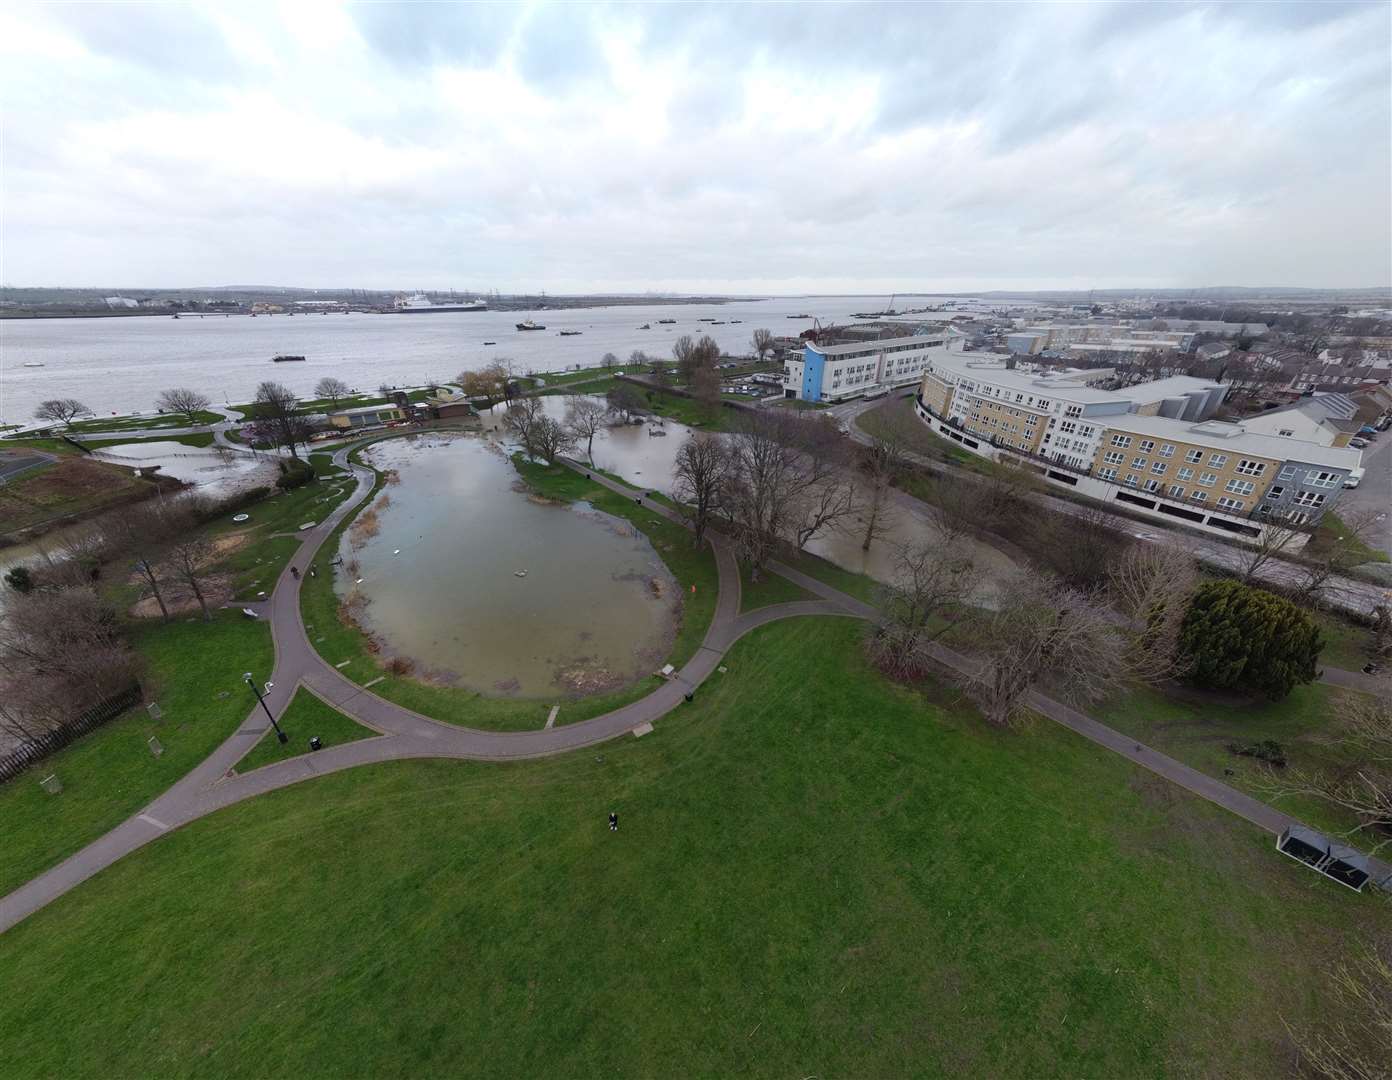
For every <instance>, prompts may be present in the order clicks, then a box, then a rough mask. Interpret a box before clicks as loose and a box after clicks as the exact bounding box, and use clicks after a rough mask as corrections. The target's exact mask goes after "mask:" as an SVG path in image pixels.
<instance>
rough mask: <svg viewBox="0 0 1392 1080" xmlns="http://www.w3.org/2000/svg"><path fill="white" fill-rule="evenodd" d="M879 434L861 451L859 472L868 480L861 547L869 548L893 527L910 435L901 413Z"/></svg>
mask: <svg viewBox="0 0 1392 1080" xmlns="http://www.w3.org/2000/svg"><path fill="white" fill-rule="evenodd" d="M877 432H878V433H877V434H876V435H875V436H874V437H873V438H872V439H871V441H870V444H869V445H868V446H865V447H863V448H862V449H861V451H860V462H859V464H860V471H861V473H862V474H863V475H864V477H865V479H866V484H865V487H864V492H863V495H862V498H861V503H860V506H859V508H858V510H859V515H860V520H861V522H862V523H863V524H864V525H865V532H864V534H863V536H862V537H861V544H860V548H861V550H862V551H869V550H870V545H871V544H873V543H874V542H875V540H876V539H877V538H879V537H881V536H884V535H885V534H886V533H888V532H889V531H890V530H891V529H892V528H893V527H894V513H893V508H894V503H893V488H894V485H895V484H896V483H898V482H899V478H900V476H901V475H902V474H903V472H904V470H905V469H906V468H907V467H908V463H909V462H908V432H907V431H906V430H905V426H904V423H903V416H902V414H892V415H888V416H886V417H885V418H884V423H883V424H881V425H878V426H877Z"/></svg>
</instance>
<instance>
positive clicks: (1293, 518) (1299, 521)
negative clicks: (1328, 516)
mask: <svg viewBox="0 0 1392 1080" xmlns="http://www.w3.org/2000/svg"><path fill="white" fill-rule="evenodd" d="M1286 520H1287V521H1289V522H1290V523H1291V524H1292V525H1304V524H1305V522H1307V521H1309V520H1310V515H1309V514H1301V513H1293V514H1287V515H1286Z"/></svg>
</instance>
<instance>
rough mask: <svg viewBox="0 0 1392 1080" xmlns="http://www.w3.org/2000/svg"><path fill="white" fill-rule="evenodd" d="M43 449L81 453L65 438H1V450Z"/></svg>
mask: <svg viewBox="0 0 1392 1080" xmlns="http://www.w3.org/2000/svg"><path fill="white" fill-rule="evenodd" d="M26 448H27V449H30V450H43V451H44V452H45V453H49V454H63V455H71V454H80V453H82V451H81V450H79V449H78V448H77V447H76V446H74V445H73V444H72V443H70V442H66V441H65V440H63V439H41V438H33V439H0V450H23V449H26Z"/></svg>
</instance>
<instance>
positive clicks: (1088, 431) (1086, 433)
mask: <svg viewBox="0 0 1392 1080" xmlns="http://www.w3.org/2000/svg"><path fill="white" fill-rule="evenodd" d="M1093 430H1094V429H1092V428H1090V427H1080V428H1079V429H1078V434H1079V435H1081V436H1082V437H1083V438H1085V439H1090V438H1092V435H1093Z"/></svg>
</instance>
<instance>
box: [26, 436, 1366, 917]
mask: <svg viewBox="0 0 1392 1080" xmlns="http://www.w3.org/2000/svg"><path fill="white" fill-rule="evenodd" d="M364 441H375V440H364ZM358 445H360V443H353V444H349V445H345V446H341V447H339V448H338V449H337V450H336V451H335V452H334V463H335V464H336V465H338V466H339V467H340V468H343V469H350V470H351V471H352V472H353V474H354V476H355V478H356V486H355V488H354V490H353V492H352V493H351V494H350V495H349V497H348V498H347V499H345V500H344V501H343V502H342V503H340V504H339V506H337V507H336V508H335V509H334V510H333V512H332V513H330V514H329V516H328V517H326V518H325V519H324V520H323V521H321V522H320V523H319V524H318V525H317V526H315V527H314V528H313V529H308V530H305V532H304V533H303V534H302V535H303V536H304V541H303V543H302V544H301V545H300V548H299V551H297V552H296V554H295V556H294V557H293V558H292V559H291V560H290V562H289V563H288V564H287V565H286V568H285V570H284V571H282V573H281V576H280V578H279V579H278V580H277V582H276V586H275V589H274V591H273V592H272V594H271V597H270V600H269V601H267V602H265V603H263V604H260V605H255V606H256V607H258V608H259V609H260V610H261V612H262V613H263V614H264V615H265V616H266V617H268V618H269V620H270V624H271V630H272V636H273V640H274V645H275V667H274V671H273V672H272V675H271V679H270V682H271V686H270V689H269V690H268V691H267V693H266V703H267V704H268V705H269V706H270V708H271V709H272V711H273V712H274V713H275V714H276V715H279V714H280V713H282V712H283V711H284V710H285V708H286V707H287V706H288V705H289V703H290V700H291V698H293V697H294V694H295V691H296V689H297V688H298V687H299V686H301V685H303V686H305V687H307V688H308V689H310V690H311V691H313V692H314V693H315V694H317V695H318V696H319V697H321V698H323V699H324V700H325V701H327V702H329V703H330V704H332V705H333V706H334V707H336V708H337V709H339V710H340V711H341V712H343V713H345V714H346V715H348V716H350V717H352V718H353V719H354V720H356V721H357V722H359V723H361V724H363V725H364V726H365V727H368V728H371V729H372V730H374V731H377V732H379V733H380V734H379V736H378V737H376V738H370V739H360V740H357V741H355V742H351V743H346V744H343V745H341V746H333V747H329V748H327V749H325V750H321V751H319V752H317V753H313V754H302V755H300V756H299V757H295V758H290V759H287V760H285V761H280V762H276V763H275V764H272V765H266V766H263V767H261V768H259V769H255V770H253V771H252V772H249V773H246V774H244V775H239V774H236V773H235V772H233V769H234V767H235V766H236V763H237V762H238V761H240V760H241V759H242V757H244V756H245V755H246V753H247V752H248V751H249V750H250V749H251V748H252V746H254V745H255V744H256V743H257V742H258V741H259V740H260V739H261V738H262V736H264V735H265V733H266V732H267V730H269V728H270V723H269V722H268V721H267V720H266V718H265V713H264V712H262V711H261V709H260V708H259V707H258V708H256V709H253V710H252V712H251V714H250V715H249V716H248V717H247V719H246V720H245V721H244V722H243V723H242V725H241V727H239V728H238V729H237V730H236V731H235V732H234V733H233V734H232V735H231V736H230V737H229V738H228V739H227V740H226V741H224V742H223V743H222V745H221V746H219V747H218V748H217V750H215V751H214V752H213V753H212V754H211V755H210V756H209V757H208V758H206V759H205V760H204V761H202V762H201V763H200V764H199V765H197V766H196V767H195V768H194V769H193V770H192V771H191V772H189V773H188V774H187V775H185V776H184V777H183V778H182V779H180V780H179V781H178V782H176V783H175V784H174V785H173V786H172V787H171V788H169V790H167V791H166V792H164V794H162V795H160V796H159V797H158V798H156V799H155V800H154V801H153V802H152V803H150V805H149V806H147V807H146V808H145V809H144V810H142V811H141V812H140V813H138V814H136V815H135V816H134V817H131V818H129V819H127V820H126V821H124V822H122V823H121V824H120V825H118V826H117V827H116V828H115V829H113V830H112V831H111V832H109V833H107V834H106V835H105V836H102V837H100V838H99V839H97V840H95V841H93V842H92V843H91V844H89V845H87V846H86V847H85V848H83V849H81V850H80V851H78V852H76V853H75V854H73V855H72V856H70V857H69V858H67V859H66V860H64V861H63V862H61V863H59V864H58V865H57V866H55V867H53V868H51V869H50V870H47V871H45V872H44V873H42V874H40V875H39V876H38V877H36V878H34V879H33V880H31V881H29V882H27V883H26V884H24V885H22V886H21V887H20V888H18V889H16V890H15V891H14V892H12V893H10V894H9V895H8V896H6V897H4V898H3V899H0V932H3V931H5V930H7V929H9V928H10V927H11V926H13V925H14V924H15V923H17V922H19V921H20V920H22V919H24V918H25V917H26V916H28V915H30V914H32V913H33V912H35V911H37V910H38V909H39V908H41V907H43V906H44V905H46V904H48V903H50V902H51V901H53V900H55V899H56V898H57V897H59V896H61V895H62V894H63V893H65V892H67V891H68V890H69V889H72V888H74V887H75V886H77V885H79V884H80V883H81V882H83V881H85V880H86V879H87V878H89V877H91V876H92V875H94V874H96V873H97V872H99V871H100V870H102V869H104V868H105V867H107V866H109V865H111V864H112V863H114V862H116V861H117V860H118V859H120V858H123V857H124V856H126V855H128V854H130V853H131V852H132V851H135V850H137V849H138V848H140V847H143V846H144V845H145V844H148V843H149V842H150V841H152V840H155V839H157V838H159V837H160V836H161V835H163V834H164V833H166V832H168V831H169V830H170V829H174V828H178V827H179V826H181V825H186V824H188V823H189V822H191V821H194V820H196V819H197V818H200V817H203V816H204V815H206V814H210V813H212V812H213V811H215V810H219V809H222V808H223V807H226V806H230V805H232V804H234V803H237V802H241V801H242V800H243V799H248V798H251V797H252V796H255V795H260V794H263V793H265V792H268V791H274V790H276V789H277V788H282V787H287V786H289V785H290V784H295V783H298V782H300V781H302V780H307V779H310V778H312V777H316V776H323V775H326V774H328V773H333V772H339V771H341V770H343V769H351V768H354V767H356V766H359V765H368V764H373V763H376V762H383V761H395V760H406V759H410V758H468V759H473V760H485V761H501V760H511V759H521V758H533V757H542V756H546V755H550V754H559V753H565V752H567V751H571V750H575V749H579V748H580V747H584V746H589V745H592V744H594V743H598V742H602V741H604V740H607V739H612V738H615V737H617V736H620V735H623V734H625V733H627V732H629V731H632V730H633V729H634V728H636V727H637V726H639V725H640V724H644V723H652V722H653V721H655V720H658V719H660V718H661V717H663V716H665V715H666V714H667V713H669V712H670V711H672V710H673V709H675V708H677V707H678V706H679V705H681V704H682V703H683V701H684V699H685V695H686V694H688V693H694V692H695V690H696V688H697V687H698V686H699V685H700V684H701V683H702V682H703V681H704V680H705V679H706V678H708V677H709V676H710V675H711V673H712V672H714V671H715V669H716V668H717V667H718V666H719V664H720V661H721V659H722V657H723V656H724V654H725V652H726V651H727V650H728V649H729V648H730V647H731V646H732V645H733V644H734V643H735V642H736V641H738V640H739V639H740V638H741V637H743V636H744V635H745V634H747V633H749V632H750V631H751V630H754V629H757V628H758V627H761V626H765V625H767V624H769V623H771V622H775V621H777V620H780V619H786V618H794V617H798V616H809V615H840V616H848V617H852V618H859V619H867V620H873V619H875V618H876V617H877V615H878V613H877V611H876V610H875V608H873V607H872V606H871V605H869V604H866V603H864V602H863V601H860V600H857V599H855V598H854V597H851V596H848V595H846V594H845V593H842V592H840V591H839V590H837V589H834V588H832V587H831V586H829V585H826V584H824V583H823V582H821V581H819V580H817V579H816V578H812V577H809V576H808V575H806V574H803V573H801V572H800V571H797V570H794V569H793V568H792V567H790V566H787V565H785V564H783V563H780V562H777V561H773V562H771V563H770V564H769V568H770V569H771V570H773V572H775V573H777V574H779V575H780V576H782V577H785V578H787V579H788V580H790V581H792V582H794V583H795V584H797V585H799V586H801V587H802V588H803V589H804V590H806V591H807V592H809V593H811V594H812V595H814V596H818V597H821V599H819V600H805V601H796V602H792V603H784V604H773V605H770V606H768V607H764V608H758V609H755V610H754V611H750V612H745V613H744V614H740V610H739V609H740V575H739V569H738V566H737V564H736V561H735V557H734V554H733V552H732V550H731V547H730V544H729V541H728V540H726V539H725V538H724V537H723V536H721V535H720V534H718V533H714V532H711V533H710V534H709V543H710V544H711V547H712V549H713V551H714V554H715V559H716V569H717V574H718V580H719V598H718V600H717V603H716V609H715V613H714V614H713V616H712V618H711V623H710V626H709V627H708V628H707V630H706V635H705V638H704V639H703V641H702V643H701V647H700V648H699V649H698V650H697V651H696V655H695V656H693V657H692V658H691V659H690V660H689V661H688V662H687V663H686V664H685V665H684V666H683V667H682V668H681V670H680V671H678V672H677V673H676V674H675V676H674V677H673V678H672V679H671V680H670V681H669V682H667V683H665V684H664V685H662V686H660V687H658V689H656V690H654V691H653V692H652V693H651V694H649V695H647V696H646V697H644V698H641V699H639V700H638V701H634V702H631V703H630V704H628V705H624V706H622V707H621V708H618V709H614V710H612V711H611V712H607V713H604V714H602V715H600V716H596V717H592V718H591V719H588V720H583V721H579V722H577V723H574V724H568V725H566V726H564V727H558V728H541V729H538V730H535V731H522V732H491V731H480V730H477V729H474V728H464V727H459V726H456V725H453V724H446V723H442V722H440V721H437V720H432V719H430V718H429V717H427V716H422V715H421V714H419V713H416V712H412V711H411V710H410V709H406V708H404V707H402V706H400V705H397V704H395V703H393V702H390V701H387V700H385V699H383V698H380V697H378V696H377V695H375V694H373V693H371V692H369V691H368V690H367V689H365V688H364V687H362V686H359V685H358V684H356V683H354V682H351V681H350V680H349V679H347V678H346V677H345V676H344V675H343V674H342V673H341V672H339V671H338V670H337V669H335V668H333V667H332V666H331V665H330V664H329V663H328V662H327V661H326V660H324V659H323V658H322V657H321V656H320V655H319V654H318V652H316V651H315V649H314V647H313V645H312V644H311V643H310V641H309V637H308V635H307V634H306V632H305V627H304V623H303V621H302V620H301V618H300V598H299V580H298V579H296V578H295V577H294V576H293V575H292V574H291V573H290V570H291V567H295V568H298V569H300V570H301V571H303V570H304V569H305V568H307V567H308V565H309V563H310V561H311V560H312V559H313V558H314V556H315V554H316V553H317V552H318V550H319V548H320V546H321V545H322V544H323V543H324V541H325V540H326V539H327V538H328V537H329V536H330V535H331V534H332V533H333V531H334V530H335V529H336V528H337V527H338V525H339V524H340V523H341V522H342V521H343V519H344V518H345V517H347V516H348V515H349V514H351V513H352V512H353V511H354V510H355V509H356V508H357V507H358V506H360V505H361V504H362V503H363V501H364V500H365V499H367V497H368V496H369V495H370V494H371V492H372V488H373V484H374V481H375V476H374V474H373V473H372V472H371V471H370V470H368V469H365V468H362V467H360V466H356V465H352V464H350V463H349V462H348V460H347V458H348V454H349V453H350V452H351V451H352V450H353V449H354V448H355V447H356V446H358ZM566 464H568V465H569V466H570V467H571V468H573V469H576V470H577V471H580V472H584V473H585V475H586V476H588V477H590V479H592V480H594V481H595V482H596V483H599V484H602V485H603V486H605V487H607V488H609V489H610V490H612V491H614V492H616V493H618V494H620V495H623V496H625V497H629V498H635V499H636V500H637V501H639V502H643V499H644V496H643V494H642V493H640V492H636V491H635V490H633V489H631V488H628V487H626V486H625V485H622V484H619V483H617V482H615V481H612V480H610V479H608V478H606V477H604V476H602V475H599V474H597V473H596V474H592V473H591V472H590V471H589V470H587V469H585V468H584V467H583V466H580V465H577V464H575V463H573V462H567V463H566ZM644 505H645V507H646V508H647V509H649V510H651V511H653V512H654V513H657V514H660V515H661V516H663V517H666V518H668V519H669V520H672V521H675V522H678V523H683V519H682V518H681V516H680V515H679V514H678V513H676V512H675V511H674V510H672V509H670V508H668V507H667V506H665V505H663V504H661V503H657V502H646V503H645V504H644ZM933 650H934V655H935V659H936V660H937V661H938V662H939V663H940V664H942V665H943V666H944V667H945V668H947V669H949V670H951V671H955V672H959V673H960V672H967V671H970V670H971V669H972V666H973V665H972V661H971V660H969V659H968V658H967V657H965V656H963V655H961V654H959V653H956V652H954V651H953V650H951V649H949V648H947V647H946V646H943V645H940V644H935V645H934V646H933ZM1337 674H1338V676H1340V678H1338V679H1330V680H1328V681H1331V682H1335V683H1336V684H1337V685H1344V686H1349V687H1350V688H1354V689H1368V688H1369V686H1368V684H1369V683H1370V682H1371V680H1368V679H1367V677H1366V676H1361V675H1357V674H1354V673H1351V672H1338V673H1337ZM1360 680H1361V681H1360ZM1030 704H1031V706H1032V707H1033V708H1034V709H1036V710H1037V711H1039V712H1040V713H1042V714H1043V715H1045V716H1047V717H1049V718H1050V719H1052V720H1054V721H1056V722H1057V723H1060V724H1062V725H1063V726H1065V727H1068V728H1070V729H1071V730H1073V731H1075V732H1077V733H1078V734H1080V735H1083V736H1084V737H1086V738H1088V739H1090V740H1092V741H1094V742H1096V743H1098V744H1100V745H1102V746H1105V747H1107V748H1108V749H1110V750H1113V751H1115V752H1116V753H1119V754H1121V755H1122V756H1124V757H1127V758H1129V759H1130V760H1132V761H1134V762H1136V763H1137V764H1139V765H1142V766H1144V767H1145V768H1147V769H1150V770H1151V771H1152V772H1155V773H1157V774H1159V775H1161V776H1163V777H1165V778H1166V779H1168V780H1171V781H1173V782H1174V783H1177V784H1179V785H1181V786H1182V787H1185V788H1187V789H1188V790H1190V791H1192V792H1194V793H1195V794H1197V795H1200V796H1202V797H1203V798H1206V799H1208V800H1210V801H1212V802H1215V803H1218V804H1219V805H1221V806H1223V807H1225V808H1226V809H1228V810H1230V811H1232V812H1233V813H1236V814H1238V815H1239V816H1241V817H1243V818H1245V819H1246V820H1248V821H1250V822H1252V823H1254V824H1256V825H1258V826H1260V827H1262V828H1263V829H1266V830H1268V831H1271V832H1280V831H1281V830H1283V829H1284V828H1286V827H1287V826H1288V825H1290V824H1295V823H1297V822H1296V819H1294V818H1291V817H1289V816H1287V815H1285V814H1282V813H1281V812H1280V811H1278V810H1276V809H1275V808H1274V807H1272V806H1269V805H1268V804H1266V803H1263V802H1259V801H1257V800H1256V799H1253V798H1251V797H1250V796H1248V795H1246V794H1244V793H1242V792H1240V791H1237V790H1236V789H1234V788H1232V787H1229V786H1228V785H1226V784H1223V783H1222V782H1221V781H1218V780H1215V779H1214V778H1213V777H1210V776H1208V775H1207V774H1204V773H1201V772H1199V771H1198V770H1196V769H1192V768H1190V767H1189V766H1187V765H1184V764H1183V763H1181V762H1179V761H1176V760H1175V759H1173V758H1170V757H1168V756H1167V755H1165V754H1161V753H1160V752H1158V751H1155V750H1151V749H1150V748H1149V747H1145V746H1143V745H1142V744H1140V743H1137V742H1135V740H1134V739H1131V738H1130V737H1128V736H1125V735H1122V734H1121V733H1120V732H1117V731H1114V730H1113V729H1111V728H1109V727H1106V726H1105V725H1103V724H1101V723H1099V722H1098V721H1096V720H1093V719H1092V718H1091V717H1088V716H1086V715H1084V714H1082V713H1079V712H1077V711H1076V710H1074V709H1071V708H1069V707H1067V706H1065V705H1063V704H1061V703H1059V702H1057V701H1054V700H1053V699H1051V698H1048V697H1046V696H1044V695H1043V694H1040V693H1038V692H1032V693H1031V697H1030ZM1374 864H1375V866H1374V873H1375V877H1377V878H1378V880H1380V881H1382V880H1392V866H1388V865H1387V864H1385V863H1381V862H1379V861H1378V860H1374Z"/></svg>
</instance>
